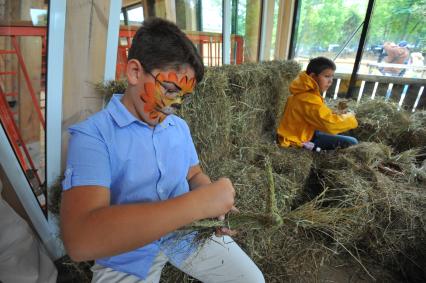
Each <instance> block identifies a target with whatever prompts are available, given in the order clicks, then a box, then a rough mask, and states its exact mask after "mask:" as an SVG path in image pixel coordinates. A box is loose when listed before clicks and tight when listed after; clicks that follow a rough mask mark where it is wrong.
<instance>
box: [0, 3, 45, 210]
mask: <svg viewBox="0 0 426 283" xmlns="http://www.w3.org/2000/svg"><path fill="white" fill-rule="evenodd" d="M47 10H48V5H47V4H44V1H12V0H6V1H2V4H1V5H0V15H1V18H2V25H1V26H0V50H1V52H0V122H1V125H2V126H3V129H4V130H5V132H6V134H7V136H8V138H9V142H10V144H11V146H12V148H13V150H14V152H15V155H16V157H17V159H18V161H19V163H20V165H21V167H22V170H23V171H24V173H25V175H26V177H27V180H28V182H29V184H30V185H31V188H32V190H33V192H34V194H35V196H36V197H37V200H38V202H39V204H40V206H41V207H42V208H43V210H44V212H47V210H46V209H47V208H46V188H45V187H46V186H45V168H46V164H45V99H46V91H45V90H46V88H45V84H46V72H47V70H46V68H47V65H46V52H47V46H46V37H47V29H46V26H47Z"/></svg>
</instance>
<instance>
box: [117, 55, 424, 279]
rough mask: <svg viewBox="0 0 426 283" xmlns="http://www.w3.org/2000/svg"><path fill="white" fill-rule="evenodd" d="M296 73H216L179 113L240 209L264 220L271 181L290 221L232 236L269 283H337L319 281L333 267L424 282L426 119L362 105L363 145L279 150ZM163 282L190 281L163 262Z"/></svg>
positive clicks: (267, 69) (267, 66)
mask: <svg viewBox="0 0 426 283" xmlns="http://www.w3.org/2000/svg"><path fill="white" fill-rule="evenodd" d="M299 70H300V67H299V65H298V64H297V63H295V62H292V61H285V62H265V63H261V64H244V65H238V66H229V65H227V66H223V67H216V68H210V69H208V71H207V73H206V75H205V79H204V81H203V82H202V83H201V84H200V85H199V86H198V87H197V91H196V94H195V95H194V97H193V99H192V101H191V102H190V104H189V105H188V106H186V107H184V108H183V109H182V111H181V113H180V115H181V116H182V117H183V118H184V119H185V120H186V121H187V122H188V124H189V126H190V128H191V132H192V136H193V140H194V143H195V144H196V147H197V150H198V153H199V157H200V160H201V163H202V167H203V168H204V170H205V171H206V172H207V173H208V174H209V175H210V176H211V177H212V179H217V178H219V177H221V176H227V177H229V178H230V179H231V180H232V181H233V184H234V187H235V189H236V191H237V198H236V206H237V207H238V208H239V209H240V211H241V212H243V213H245V214H250V213H259V212H265V213H267V211H268V206H267V205H266V204H267V203H268V197H269V195H268V186H270V178H268V177H269V176H270V175H272V177H273V183H274V192H275V200H276V209H277V213H278V214H279V215H280V217H281V218H282V219H283V223H282V224H279V225H278V224H277V225H269V226H268V225H265V227H264V228H262V229H259V227H256V229H250V227H247V228H246V229H241V230H240V233H239V234H238V235H237V237H235V240H236V241H237V242H238V243H239V244H240V246H241V247H242V248H243V249H244V250H245V251H246V252H247V253H248V254H249V255H250V256H251V257H252V258H253V260H254V261H255V262H256V263H257V264H258V266H259V267H260V269H261V270H262V271H263V272H264V275H265V278H266V281H267V282H287V281H296V282H301V281H302V282H303V281H307V282H312V281H326V280H336V278H333V274H331V277H330V272H328V273H327V272H326V274H324V270H330V267H332V266H333V264H337V263H336V262H338V264H339V265H340V266H346V268H349V271H348V272H349V273H352V274H351V275H353V273H354V272H355V273H358V275H359V276H361V279H362V280H365V281H372V280H377V281H386V282H392V281H395V282H397V281H412V282H416V281H419V282H420V281H425V278H426V271H425V268H424V262H425V261H426V224H425V223H426V211H425V210H426V161H423V160H424V159H425V157H424V156H422V153H423V151H424V147H425V143H426V130H425V129H426V127H425V126H426V114H425V112H424V111H418V112H416V113H415V114H414V115H409V113H406V112H401V111H397V110H396V109H397V108H396V106H395V105H394V104H389V103H384V102H383V101H369V102H365V103H362V104H360V105H358V106H357V107H355V106H354V107H351V108H355V111H356V113H357V118H358V121H359V128H358V129H356V130H354V131H353V134H354V135H355V136H356V137H357V138H358V139H359V140H361V141H365V142H364V143H361V144H360V145H358V146H355V147H352V148H348V149H345V150H336V151H335V152H321V153H319V154H316V153H312V152H310V151H307V150H299V149H282V148H279V147H277V146H276V144H275V128H276V126H277V122H278V121H279V118H280V116H281V112H282V109H283V106H284V103H285V100H286V97H287V96H288V95H289V93H288V84H289V83H290V82H291V80H292V79H293V78H294V77H296V75H297V73H298V72H299ZM119 92H120V91H119ZM367 141H368V142H367ZM422 150H423V151H422ZM422 162H423V163H422ZM265 164H270V165H269V166H266V165H265ZM268 168H269V169H268ZM231 228H232V227H231ZM332 270H334V269H332ZM355 270H356V271H355ZM349 278H350V277H347V278H346V279H348V281H349ZM161 281H162V282H193V279H191V278H189V277H188V276H186V275H183V274H182V273H180V272H179V271H177V270H175V269H174V268H172V267H170V266H168V267H167V268H166V270H165V272H164V274H163V276H162V279H161Z"/></svg>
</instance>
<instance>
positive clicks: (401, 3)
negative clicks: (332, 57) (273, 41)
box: [296, 0, 426, 54]
mask: <svg viewBox="0 0 426 283" xmlns="http://www.w3.org/2000/svg"><path fill="white" fill-rule="evenodd" d="M367 2H368V1H358V2H355V1H353V2H350V4H347V3H349V2H348V1H344V0H303V1H302V4H301V10H300V18H299V23H298V29H297V35H296V36H297V38H296V40H297V50H296V53H299V54H300V52H306V51H308V52H309V49H310V48H312V47H322V48H328V46H329V45H330V44H339V45H343V44H344V43H345V41H346V40H347V37H348V36H349V35H350V34H351V33H352V32H353V31H355V29H356V28H357V27H358V26H359V25H360V24H361V23H362V21H363V20H364V17H365V12H366V9H367ZM425 11H426V0H395V1H387V0H377V1H376V3H375V7H374V11H373V15H372V20H371V24H370V28H369V34H368V37H369V41H368V44H380V43H383V42H384V41H394V42H398V41H400V40H407V41H408V42H409V43H411V44H417V45H418V44H423V45H424V44H425V34H426V25H425V24H424V23H425V20H424V18H425V16H426V12H425ZM359 35H360V32H358V34H357V36H358V37H359ZM357 43H358V40H355V39H353V40H352V44H350V45H349V46H353V45H355V46H356V45H357ZM423 48H424V47H423Z"/></svg>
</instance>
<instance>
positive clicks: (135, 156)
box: [62, 95, 199, 279]
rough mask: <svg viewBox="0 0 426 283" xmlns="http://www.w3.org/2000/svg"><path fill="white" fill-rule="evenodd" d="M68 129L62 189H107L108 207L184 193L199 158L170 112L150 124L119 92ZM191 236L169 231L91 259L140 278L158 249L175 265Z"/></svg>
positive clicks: (186, 252) (186, 250)
mask: <svg viewBox="0 0 426 283" xmlns="http://www.w3.org/2000/svg"><path fill="white" fill-rule="evenodd" d="M69 132H70V134H71V138H70V141H69V146H68V159H67V165H66V170H65V178H64V180H63V182H62V186H63V189H64V190H69V189H71V188H72V187H75V186H87V185H97V186H103V187H106V188H108V189H109V190H110V194H111V205H114V204H125V203H143V202H156V201H161V200H166V199H170V198H174V197H177V196H179V195H182V194H184V193H186V192H188V191H189V184H188V181H187V180H186V176H187V174H188V170H189V168H190V167H191V166H194V165H197V164H198V163H199V161H198V156H197V153H196V150H195V147H194V143H193V141H192V138H191V134H190V131H189V128H188V125H187V124H186V122H185V121H184V120H182V119H181V118H179V117H177V116H175V115H169V116H167V117H166V119H164V121H163V122H161V123H160V124H158V125H157V126H156V127H154V128H151V127H149V126H148V124H146V123H145V122H142V121H141V120H139V119H137V118H136V117H135V116H133V115H132V114H131V113H130V112H129V111H128V110H127V108H126V107H125V106H124V105H123V104H122V103H121V95H114V96H113V97H112V99H111V101H110V102H109V104H108V106H107V107H106V108H105V109H103V110H102V111H100V112H98V113H96V114H94V115H92V116H90V117H89V118H88V119H87V120H85V121H83V122H81V123H79V124H76V125H73V126H71V127H70V128H69ZM141 225H142V224H141ZM191 240H192V235H189V236H187V237H182V236H179V238H178V239H177V238H176V237H175V234H173V233H172V234H169V235H167V236H165V237H163V238H161V239H159V240H157V241H155V242H153V243H151V244H148V245H146V246H144V247H141V248H139V249H136V250H134V251H131V252H127V253H124V254H120V255H117V256H113V257H108V258H103V259H99V260H97V261H96V262H97V263H98V264H100V265H103V266H107V267H111V268H113V269H115V270H118V271H122V272H126V273H130V274H133V275H135V276H138V277H140V278H142V279H144V278H146V276H147V274H148V271H149V269H150V268H151V265H152V262H153V260H154V258H155V257H156V256H157V254H158V253H159V252H160V251H162V252H163V253H165V254H166V255H168V256H169V257H170V259H171V261H172V262H173V263H174V264H177V265H179V264H180V263H181V262H182V261H183V260H184V259H185V258H186V257H187V256H188V255H190V253H191V252H192V251H193V250H194V246H193V245H191V244H190V242H191Z"/></svg>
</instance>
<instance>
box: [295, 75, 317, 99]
mask: <svg viewBox="0 0 426 283" xmlns="http://www.w3.org/2000/svg"><path fill="white" fill-rule="evenodd" d="M289 88H290V92H291V94H293V95H299V94H303V93H307V92H309V93H313V94H316V93H318V94H319V93H320V89H319V86H318V83H317V82H316V81H315V80H314V79H313V78H312V77H310V76H309V75H308V74H307V73H306V72H302V73H300V74H299V76H298V77H297V78H296V79H295V80H294V81H292V82H291V84H290V87H289Z"/></svg>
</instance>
